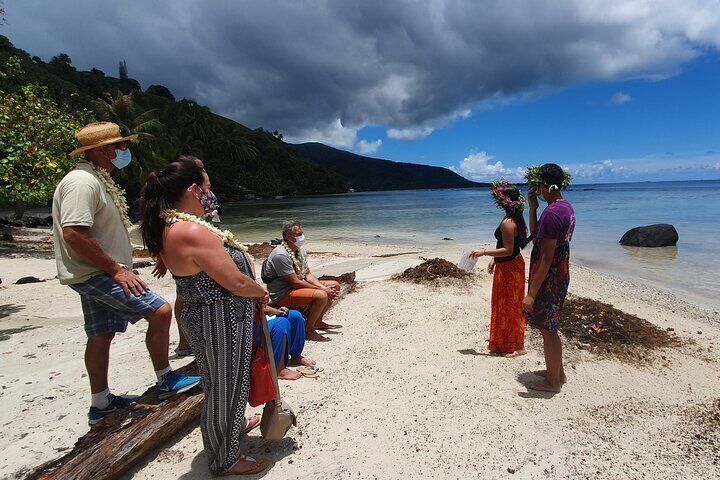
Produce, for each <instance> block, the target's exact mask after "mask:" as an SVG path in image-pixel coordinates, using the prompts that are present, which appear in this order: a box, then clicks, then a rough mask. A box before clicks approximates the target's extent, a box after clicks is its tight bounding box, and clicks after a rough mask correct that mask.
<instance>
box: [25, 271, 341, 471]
mask: <svg viewBox="0 0 720 480" xmlns="http://www.w3.org/2000/svg"><path fill="white" fill-rule="evenodd" d="M321 279H322V280H335V281H337V282H340V284H341V288H340V296H339V297H338V299H340V298H342V297H344V296H345V295H346V294H347V293H348V292H350V291H351V290H352V288H353V287H354V286H355V272H352V273H345V274H343V275H341V276H339V277H330V276H324V277H321ZM177 371H178V372H180V373H188V374H191V373H192V374H195V375H197V365H196V364H195V362H192V363H190V364H189V365H186V366H184V367H182V368H180V369H178V370H177ZM204 399H205V395H203V393H202V392H201V391H200V389H199V388H197V387H196V388H194V389H192V390H191V391H190V392H186V393H181V394H179V395H175V396H173V397H170V398H169V399H167V400H164V401H162V400H161V399H159V398H158V396H157V391H156V390H155V388H154V387H152V388H150V389H148V390H147V391H146V392H145V393H144V394H143V395H142V396H141V397H140V398H139V399H138V401H137V403H135V404H134V405H132V406H131V407H129V408H126V409H122V410H118V411H117V412H113V413H111V414H110V415H108V416H107V417H105V418H104V419H103V420H102V421H101V422H99V423H97V424H96V425H94V426H93V427H92V428H91V429H90V431H89V432H88V433H86V434H85V435H83V436H82V437H80V438H79V439H78V441H77V442H76V443H75V447H74V448H73V449H72V450H71V451H70V452H68V453H66V454H65V455H63V456H62V457H60V458H57V459H55V460H52V461H50V462H48V463H45V464H43V465H40V466H39V467H37V468H35V469H34V470H33V471H32V472H31V473H30V474H29V475H28V476H27V480H65V479H69V478H72V479H74V480H111V479H116V478H119V477H121V476H122V475H123V474H124V473H125V472H127V471H128V470H129V469H130V468H132V467H133V466H135V465H136V464H137V463H138V462H139V461H140V460H142V459H143V458H144V457H145V456H146V455H148V454H149V453H151V452H152V451H154V450H156V449H158V448H160V447H161V446H162V445H163V444H164V443H165V442H166V441H167V440H168V439H169V438H170V437H172V436H173V435H175V434H176V433H177V432H179V431H180V430H182V429H183V428H184V427H185V426H186V425H188V424H189V423H190V422H192V421H193V420H195V419H196V418H197V417H199V416H200V411H201V410H202V403H203V400H204Z"/></svg>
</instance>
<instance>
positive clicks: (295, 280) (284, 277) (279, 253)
mask: <svg viewBox="0 0 720 480" xmlns="http://www.w3.org/2000/svg"><path fill="white" fill-rule="evenodd" d="M282 237H283V242H282V244H280V245H278V246H277V247H275V249H274V250H273V251H272V252H271V253H270V256H269V257H268V258H267V260H265V262H264V263H263V266H262V279H263V281H264V282H265V284H266V285H267V289H268V293H269V294H270V303H271V304H272V305H274V306H282V307H295V308H297V307H307V308H308V311H307V312H306V316H307V323H306V325H305V338H307V339H308V340H315V341H319V342H325V341H328V340H329V339H328V338H327V337H324V336H322V335H320V334H319V333H318V332H317V331H316V329H320V330H330V329H334V328H339V327H340V326H339V325H328V324H327V323H325V322H323V321H322V319H323V316H324V315H325V312H327V311H328V309H329V308H330V306H331V305H332V302H333V301H334V300H335V299H336V298H337V297H338V295H339V294H340V284H339V283H337V282H335V281H321V280H318V279H317V278H315V276H314V275H313V274H312V273H311V272H310V268H309V267H308V263H307V254H306V252H305V248H304V247H305V235H304V233H303V229H302V225H301V224H300V222H298V221H288V222H285V223H284V224H283V230H282Z"/></svg>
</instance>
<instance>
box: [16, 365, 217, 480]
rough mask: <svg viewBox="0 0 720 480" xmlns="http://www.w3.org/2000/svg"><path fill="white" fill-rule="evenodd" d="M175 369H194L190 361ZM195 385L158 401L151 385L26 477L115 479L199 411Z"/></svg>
mask: <svg viewBox="0 0 720 480" xmlns="http://www.w3.org/2000/svg"><path fill="white" fill-rule="evenodd" d="M178 372H185V373H195V374H197V366H196V364H195V362H192V363H190V364H189V365H186V366H185V367H183V368H181V369H178ZM204 398H205V395H203V393H202V392H201V391H200V389H199V388H197V387H196V388H193V389H192V390H191V391H189V392H187V393H181V394H179V395H175V396H172V397H170V398H169V399H167V400H165V401H162V400H160V399H159V398H158V396H157V391H156V390H155V388H154V387H152V388H150V389H148V390H147V391H146V392H145V393H144V394H143V395H142V396H141V397H140V398H139V399H138V401H137V403H135V404H134V405H132V406H131V407H129V408H126V409H122V410H118V411H117V412H113V413H111V414H110V415H108V416H107V417H105V418H104V419H103V420H102V421H101V422H99V423H97V424H96V425H94V426H93V427H92V428H91V429H90V431H89V432H88V433H86V434H85V435H83V436H82V437H80V438H79V439H78V441H77V443H75V447H74V448H73V449H72V450H71V451H70V452H68V453H67V454H65V455H63V456H62V457H60V458H58V459H56V460H52V461H50V462H48V463H46V464H44V465H40V466H39V467H37V468H36V469H35V470H33V471H32V472H31V473H30V474H29V475H28V477H27V479H28V480H50V479H53V480H60V479H68V478H72V479H75V480H86V479H87V480H90V479H98V480H99V479H115V478H119V477H120V476H121V475H122V474H123V473H125V472H126V471H127V470H129V469H130V468H132V467H133V466H134V465H135V464H136V463H137V462H139V461H140V460H142V459H143V458H144V457H145V456H146V455H147V454H149V453H150V452H152V451H153V450H155V449H157V448H159V447H160V446H162V444H163V443H165V442H166V441H167V440H168V439H169V438H170V437H172V436H173V435H174V434H175V433H177V432H178V431H180V430H181V429H182V428H184V427H185V426H186V425H188V424H189V423H190V422H192V421H193V420H195V419H196V418H197V417H198V416H200V411H201V409H202V403H203V400H204Z"/></svg>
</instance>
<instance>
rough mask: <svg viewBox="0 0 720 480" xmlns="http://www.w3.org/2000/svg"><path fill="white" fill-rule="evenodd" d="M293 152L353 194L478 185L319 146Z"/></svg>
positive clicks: (440, 170)
mask: <svg viewBox="0 0 720 480" xmlns="http://www.w3.org/2000/svg"><path fill="white" fill-rule="evenodd" d="M293 148H294V149H295V151H297V152H298V153H299V154H300V155H302V156H303V157H305V158H308V159H310V160H311V161H312V162H314V163H316V164H317V165H319V166H321V167H323V168H326V169H328V170H330V171H331V172H334V173H336V174H337V175H338V176H340V178H342V179H343V181H344V182H345V183H346V184H347V185H348V187H349V188H353V189H355V190H358V191H360V190H412V189H428V188H469V187H479V186H483V185H487V184H481V183H477V182H473V181H470V180H468V179H466V178H464V177H462V176H460V175H458V174H457V173H455V172H453V171H452V170H449V169H447V168H444V167H433V166H429V165H420V164H416V163H401V162H392V161H390V160H381V159H378V158H370V157H364V156H362V155H357V154H354V153H350V152H346V151H344V150H338V149H336V148H332V147H328V146H327V145H323V144H322V143H301V144H295V145H293Z"/></svg>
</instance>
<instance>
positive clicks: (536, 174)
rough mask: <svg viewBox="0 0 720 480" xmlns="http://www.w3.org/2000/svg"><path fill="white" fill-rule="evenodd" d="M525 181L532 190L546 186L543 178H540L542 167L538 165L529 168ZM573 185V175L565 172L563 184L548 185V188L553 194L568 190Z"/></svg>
mask: <svg viewBox="0 0 720 480" xmlns="http://www.w3.org/2000/svg"><path fill="white" fill-rule="evenodd" d="M525 180H526V181H527V186H528V187H530V188H533V187H542V186H544V185H545V182H543V180H542V178H540V167H539V166H537V165H534V166H532V167H528V168H527V171H526V172H525ZM571 183H572V175H570V173H569V172H567V171H566V170H563V180H562V184H561V185H548V188H549V189H550V191H551V192H552V191H555V190H567V188H568V187H569V186H570V184H571Z"/></svg>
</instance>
